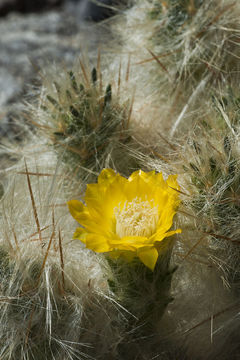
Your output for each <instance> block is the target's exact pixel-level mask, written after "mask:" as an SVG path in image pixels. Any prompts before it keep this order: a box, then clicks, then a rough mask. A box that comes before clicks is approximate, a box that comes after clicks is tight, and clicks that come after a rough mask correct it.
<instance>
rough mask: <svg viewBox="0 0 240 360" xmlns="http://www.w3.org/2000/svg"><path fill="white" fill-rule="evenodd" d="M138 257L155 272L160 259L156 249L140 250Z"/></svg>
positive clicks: (146, 248)
mask: <svg viewBox="0 0 240 360" xmlns="http://www.w3.org/2000/svg"><path fill="white" fill-rule="evenodd" d="M137 255H138V257H139V259H140V260H141V261H142V262H143V264H144V265H146V266H147V267H148V268H149V269H151V270H152V271H153V270H154V268H155V265H156V262H157V259H158V251H157V249H156V248H155V247H145V248H140V249H139V250H138V251H137Z"/></svg>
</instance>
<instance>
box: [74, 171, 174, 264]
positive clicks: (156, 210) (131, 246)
mask: <svg viewBox="0 0 240 360" xmlns="http://www.w3.org/2000/svg"><path fill="white" fill-rule="evenodd" d="M178 190H179V185H178V183H177V175H170V176H169V177H168V179H167V180H166V181H165V180H164V179H163V176H162V174H161V173H158V174H156V173H155V171H151V172H144V171H142V170H139V171H135V172H134V173H132V175H131V176H130V177H129V178H128V179H126V178H124V177H122V176H120V175H119V174H116V173H115V172H114V171H113V170H112V169H104V170H103V171H102V172H101V174H100V175H99V177H98V183H97V184H89V185H87V190H86V195H85V204H86V205H84V204H83V203H82V202H81V201H78V200H70V201H69V202H68V206H69V210H70V213H71V214H72V216H73V217H74V219H76V220H77V221H78V222H79V224H80V225H81V227H79V228H77V229H76V231H75V233H74V238H75V239H79V240H81V241H82V242H83V243H85V244H86V247H87V248H89V249H91V250H93V251H95V252H100V253H109V255H110V256H112V257H114V258H118V257H119V256H124V257H125V258H127V259H129V260H131V259H133V257H135V256H136V257H139V259H140V260H141V261H142V262H143V263H144V264H145V265H146V266H147V267H149V268H150V269H151V270H153V269H154V267H155V264H156V261H157V258H158V255H159V252H160V251H161V241H162V240H163V239H164V238H166V237H168V236H171V235H173V234H175V233H180V232H181V230H180V229H177V230H173V231H168V230H169V229H170V228H171V226H172V222H173V216H174V214H175V213H176V209H177V207H178V205H179V198H178V197H179V192H178Z"/></svg>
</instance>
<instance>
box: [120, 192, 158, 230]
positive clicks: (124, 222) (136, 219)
mask: <svg viewBox="0 0 240 360" xmlns="http://www.w3.org/2000/svg"><path fill="white" fill-rule="evenodd" d="M114 214H115V218H116V233H117V235H118V236H120V237H124V236H146V237H149V236H151V235H152V234H153V233H154V232H155V231H156V228H157V222H158V218H159V216H158V207H157V206H154V204H153V201H151V202H150V201H147V200H146V201H142V199H141V198H138V197H136V198H135V199H133V200H132V201H130V202H128V201H125V203H124V205H123V207H121V204H120V205H119V207H116V208H115V209H114Z"/></svg>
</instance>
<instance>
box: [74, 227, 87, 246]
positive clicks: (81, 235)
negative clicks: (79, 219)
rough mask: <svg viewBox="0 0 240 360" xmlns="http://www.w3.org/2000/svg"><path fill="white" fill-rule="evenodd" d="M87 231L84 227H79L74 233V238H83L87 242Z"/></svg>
mask: <svg viewBox="0 0 240 360" xmlns="http://www.w3.org/2000/svg"><path fill="white" fill-rule="evenodd" d="M86 236H87V232H86V230H85V229H84V228H81V227H78V228H76V230H75V233H74V234H73V239H78V240H81V241H82V242H83V243H85V242H86Z"/></svg>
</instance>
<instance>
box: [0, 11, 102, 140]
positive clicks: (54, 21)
mask: <svg viewBox="0 0 240 360" xmlns="http://www.w3.org/2000/svg"><path fill="white" fill-rule="evenodd" d="M74 15H75V14H70V13H69V12H67V11H64V10H63V9H61V10H58V11H56V10H54V11H50V12H43V13H38V14H27V15H22V14H17V13H14V14H9V15H8V16H6V17H5V18H2V19H1V22H0V34H1V37H0V141H1V139H3V137H6V136H7V135H8V137H9V138H11V139H13V138H16V131H17V130H16V129H17V128H16V126H15V124H14V123H13V121H12V120H11V119H12V118H13V116H12V111H13V109H15V110H14V114H15V115H16V113H17V114H18V113H19V108H21V106H19V105H20V104H21V103H23V102H24V101H25V100H26V94H28V93H30V94H31V88H32V86H35V85H36V79H37V78H38V75H39V69H44V68H48V67H49V65H50V66H52V64H56V65H57V64H61V66H62V65H63V64H64V66H66V67H67V68H71V67H72V66H73V64H74V63H75V62H76V61H77V59H78V58H79V57H80V55H81V53H80V48H81V47H83V48H84V47H87V48H88V51H89V53H91V54H92V53H93V52H97V49H98V44H99V42H101V38H102V31H104V30H101V32H99V29H97V28H96V27H91V30H89V26H90V24H86V23H84V22H82V21H79V18H78V17H77V16H74ZM106 36H107V35H106V34H104V36H103V38H104V39H105V38H106ZM91 57H92V56H91ZM38 85H39V83H38ZM3 114H4V116H3ZM15 115H14V117H16V116H15ZM18 124H20V120H19V121H18ZM11 129H12V130H11ZM11 132H12V134H11Z"/></svg>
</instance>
